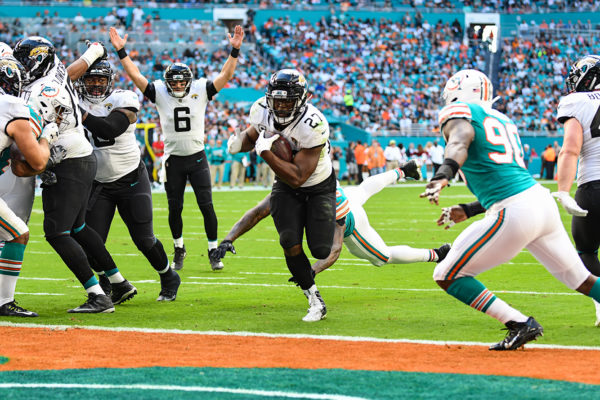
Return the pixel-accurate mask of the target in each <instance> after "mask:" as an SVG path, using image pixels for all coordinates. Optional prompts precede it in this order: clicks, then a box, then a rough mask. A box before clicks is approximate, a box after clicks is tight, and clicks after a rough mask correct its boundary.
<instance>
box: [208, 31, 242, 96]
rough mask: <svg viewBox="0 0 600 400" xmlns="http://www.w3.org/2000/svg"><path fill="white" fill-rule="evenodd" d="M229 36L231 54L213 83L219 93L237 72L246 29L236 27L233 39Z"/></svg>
mask: <svg viewBox="0 0 600 400" xmlns="http://www.w3.org/2000/svg"><path fill="white" fill-rule="evenodd" d="M227 35H228V36H229V44H231V53H230V54H229V57H228V58H227V61H225V64H224V65H223V68H221V72H220V73H219V75H218V76H217V77H216V78H215V80H214V81H213V85H214V86H215V89H216V90H217V92H219V91H221V89H223V88H224V87H225V85H226V84H227V82H229V80H230V79H231V78H233V73H234V72H235V67H236V66H237V58H238V55H239V52H240V47H241V46H242V41H243V40H244V29H243V28H242V27H241V26H239V25H236V26H235V28H234V32H233V37H231V34H229V33H227Z"/></svg>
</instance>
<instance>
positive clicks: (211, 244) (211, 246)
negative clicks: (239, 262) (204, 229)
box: [208, 240, 219, 250]
mask: <svg viewBox="0 0 600 400" xmlns="http://www.w3.org/2000/svg"><path fill="white" fill-rule="evenodd" d="M218 246H219V243H218V241H217V240H209V241H208V250H212V249H216V248H217V247H218Z"/></svg>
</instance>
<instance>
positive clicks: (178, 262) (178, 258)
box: [173, 245, 187, 271]
mask: <svg viewBox="0 0 600 400" xmlns="http://www.w3.org/2000/svg"><path fill="white" fill-rule="evenodd" d="M185 256H187V252H186V251H185V245H183V246H182V247H175V255H174V256H173V269H174V270H176V271H179V270H181V269H182V268H183V260H184V259H185Z"/></svg>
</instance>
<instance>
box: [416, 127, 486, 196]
mask: <svg viewBox="0 0 600 400" xmlns="http://www.w3.org/2000/svg"><path fill="white" fill-rule="evenodd" d="M444 135H446V137H447V138H448V139H447V142H448V144H447V145H446V151H445V152H444V163H443V164H442V166H441V167H440V168H439V170H438V172H437V173H436V174H435V175H434V177H433V178H431V181H430V182H429V183H428V184H427V186H425V192H423V193H421V195H420V197H427V198H428V199H429V202H430V203H434V204H439V197H440V192H441V191H442V189H443V188H444V187H446V186H447V185H448V182H449V181H450V179H452V178H454V175H456V173H457V172H458V169H459V168H460V167H461V166H462V165H463V164H464V163H465V161H466V160H467V156H468V154H469V146H470V145H471V142H472V141H473V138H474V137H475V130H474V129H473V126H472V125H471V123H470V122H468V121H467V120H464V119H452V120H450V121H448V122H447V123H446V124H445V125H444Z"/></svg>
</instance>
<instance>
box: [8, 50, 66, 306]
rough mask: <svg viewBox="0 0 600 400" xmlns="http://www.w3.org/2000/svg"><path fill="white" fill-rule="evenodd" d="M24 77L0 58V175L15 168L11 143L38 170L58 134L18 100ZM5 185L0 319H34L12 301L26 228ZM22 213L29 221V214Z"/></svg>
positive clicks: (20, 69)
mask: <svg viewBox="0 0 600 400" xmlns="http://www.w3.org/2000/svg"><path fill="white" fill-rule="evenodd" d="M25 76H26V72H25V69H24V68H23V66H22V65H21V64H20V63H19V62H18V61H17V60H15V59H13V58H12V57H1V58H0V127H1V129H2V135H0V176H2V175H4V174H5V173H7V172H8V171H10V170H11V168H15V167H16V166H15V165H12V164H14V162H11V148H10V147H11V145H12V144H13V143H14V144H16V146H17V147H18V149H19V151H20V152H21V153H22V154H23V156H24V159H25V162H27V166H28V168H30V169H32V170H33V171H35V172H40V171H42V170H43V169H44V168H45V167H46V163H47V162H48V157H49V156H50V149H49V142H52V141H54V140H56V137H57V134H58V129H57V127H56V125H55V124H49V125H47V126H46V127H45V128H44V130H42V129H41V128H40V125H39V122H40V120H39V116H38V115H37V114H36V113H35V112H34V111H33V110H32V109H31V108H30V107H28V106H27V105H26V103H25V101H24V100H22V99H20V98H19V96H20V95H21V88H22V85H23V81H24V79H25ZM40 134H41V135H40ZM36 139H37V140H36ZM13 161H15V160H13ZM13 177H14V175H13ZM13 180H14V179H13ZM6 183H7V182H6V181H5V180H4V179H2V184H3V186H2V192H4V193H2V195H1V196H0V240H2V241H4V242H5V243H4V247H3V248H2V250H1V252H0V316H17V317H37V316H38V315H37V314H36V313H35V312H32V311H28V310H26V309H24V308H23V307H20V306H18V305H17V304H16V303H15V299H14V295H15V287H16V284H17V279H18V277H19V273H20V272H21V264H22V263H23V256H24V253H25V246H26V245H27V242H28V240H29V229H28V228H27V223H26V221H24V220H23V218H20V217H19V216H18V215H17V213H15V211H14V210H13V207H12V206H11V205H12V204H14V203H17V204H15V205H18V202H14V201H12V200H15V199H18V197H14V196H13V197H10V198H9V195H10V190H12V189H14V187H13V185H7V186H4V185H5V184H6ZM17 190H18V188H17ZM26 214H27V216H26V217H27V218H29V213H26Z"/></svg>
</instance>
